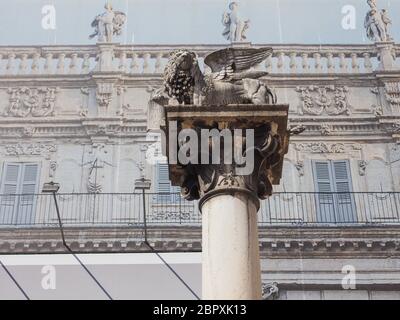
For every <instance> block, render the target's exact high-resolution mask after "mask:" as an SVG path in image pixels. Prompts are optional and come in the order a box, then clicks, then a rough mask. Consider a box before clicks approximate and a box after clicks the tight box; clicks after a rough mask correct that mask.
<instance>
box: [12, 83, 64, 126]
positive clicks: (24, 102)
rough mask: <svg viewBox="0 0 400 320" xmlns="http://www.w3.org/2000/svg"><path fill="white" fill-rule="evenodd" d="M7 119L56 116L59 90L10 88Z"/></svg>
mask: <svg viewBox="0 0 400 320" xmlns="http://www.w3.org/2000/svg"><path fill="white" fill-rule="evenodd" d="M7 92H8V93H9V94H10V99H9V107H8V109H7V110H6V112H5V113H4V115H5V116H6V117H19V118H24V117H28V116H31V117H49V116H53V115H54V108H55V103H56V93H57V92H58V88H28V87H19V88H9V89H8V91H7Z"/></svg>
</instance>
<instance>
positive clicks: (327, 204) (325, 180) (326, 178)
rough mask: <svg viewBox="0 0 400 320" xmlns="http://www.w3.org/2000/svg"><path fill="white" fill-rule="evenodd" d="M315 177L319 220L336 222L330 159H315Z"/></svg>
mask: <svg viewBox="0 0 400 320" xmlns="http://www.w3.org/2000/svg"><path fill="white" fill-rule="evenodd" d="M314 178H315V185H316V191H317V192H318V194H317V195H316V202H317V221H318V222H321V223H334V222H336V221H335V207H334V198H333V194H332V192H334V185H333V178H332V172H331V168H330V162H329V161H314Z"/></svg>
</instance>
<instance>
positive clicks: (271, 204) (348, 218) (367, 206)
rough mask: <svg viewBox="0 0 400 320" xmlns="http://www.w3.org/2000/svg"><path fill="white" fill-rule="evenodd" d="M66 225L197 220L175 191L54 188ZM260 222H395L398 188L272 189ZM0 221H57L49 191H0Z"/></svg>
mask: <svg viewBox="0 0 400 320" xmlns="http://www.w3.org/2000/svg"><path fill="white" fill-rule="evenodd" d="M56 199H57V203H58V206H59V209H60V215H61V219H62V223H63V225H64V226H67V227H83V228H84V227H93V226H96V227H102V226H109V227H112V226H115V227H129V226H143V225H144V219H145V215H144V209H145V210H146V223H147V226H149V227H151V226H174V225H176V226H200V225H201V214H200V212H199V210H198V205H197V203H196V202H188V201H186V200H184V199H182V198H181V197H180V195H179V194H175V193H164V194H162V193H146V194H145V197H144V199H145V201H144V202H145V206H144V205H143V198H142V194H141V193H131V194H122V193H121V194H57V195H56ZM258 215H259V217H258V220H259V225H260V226H271V225H272V226H294V227H296V226H304V227H306V226H346V225H349V226H351V225H400V216H399V215H400V192H362V193H361V192H360V193H305V192H293V193H290V192H286V193H275V194H274V195H272V196H271V197H270V198H269V199H268V200H266V201H263V202H262V203H261V208H260V210H259V213H258ZM0 226H1V227H35V226H38V227H58V220H57V212H56V206H55V201H54V198H53V196H52V195H51V194H23V195H0Z"/></svg>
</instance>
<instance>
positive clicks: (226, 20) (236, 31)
mask: <svg viewBox="0 0 400 320" xmlns="http://www.w3.org/2000/svg"><path fill="white" fill-rule="evenodd" d="M229 9H230V11H227V12H225V13H224V15H223V16H222V24H223V25H224V26H225V30H224V32H223V33H222V35H223V36H224V37H225V39H226V40H229V41H231V42H240V41H244V40H246V36H245V32H246V30H247V29H248V28H249V24H250V20H243V19H242V18H241V17H240V15H239V10H238V3H237V2H231V3H230V4H229Z"/></svg>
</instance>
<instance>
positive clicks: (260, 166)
mask: <svg viewBox="0 0 400 320" xmlns="http://www.w3.org/2000/svg"><path fill="white" fill-rule="evenodd" d="M287 118H288V106H287V105H249V104H248V105H221V106H218V105H214V106H195V105H180V106H166V107H165V119H166V122H165V127H164V128H163V130H164V132H165V133H166V136H167V137H166V138H167V139H166V140H167V150H166V152H167V157H168V160H169V169H170V179H171V182H172V184H173V185H176V186H180V187H181V188H182V195H183V196H184V198H185V199H187V200H200V204H199V207H200V210H201V207H202V205H203V204H204V202H205V201H207V200H208V199H210V198H212V197H215V196H217V195H221V194H230V195H235V194H238V193H245V194H247V195H248V198H249V199H252V200H253V201H254V203H255V205H256V207H257V208H258V207H259V199H266V198H267V197H268V196H269V195H271V194H272V185H273V184H279V182H280V178H281V175H282V166H283V157H284V155H285V154H286V153H287V151H288V144H289V132H288V130H287ZM173 127H175V128H176V130H175V132H173V130H171V128H173ZM186 129H191V132H192V135H191V136H190V139H192V138H197V144H195V145H197V149H196V150H192V149H190V152H189V153H190V159H191V161H189V162H187V163H186V164H182V163H181V162H180V161H179V160H181V159H180V158H179V157H176V154H175V156H174V155H173V153H174V152H175V150H173V149H174V148H177V149H180V148H182V147H184V144H185V143H186V142H187V141H188V140H187V139H185V137H186V133H187V130H186ZM182 134H183V135H182ZM216 136H217V137H218V138H216ZM221 138H222V139H221ZM182 139H184V141H182ZM219 139H220V140H219ZM202 146H206V148H202ZM180 150H182V149H180ZM185 150H186V149H185ZM205 151H206V152H205ZM218 151H219V152H218ZM226 151H228V152H226ZM179 152H181V151H179ZM215 152H217V155H215ZM192 153H196V154H194V155H193V154H192ZM226 155H228V157H227V156H226ZM229 155H231V158H230V159H229ZM236 155H238V157H236ZM214 156H215V158H214ZM174 157H175V159H176V160H178V161H176V162H177V163H174V161H173V160H174ZM239 160H240V161H239Z"/></svg>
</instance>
